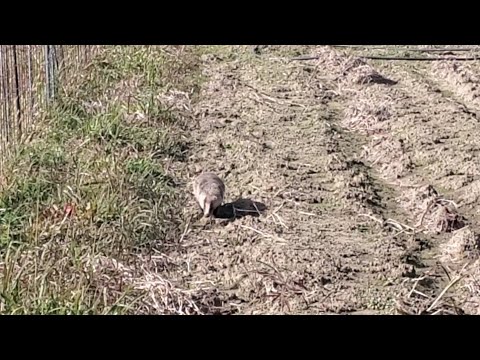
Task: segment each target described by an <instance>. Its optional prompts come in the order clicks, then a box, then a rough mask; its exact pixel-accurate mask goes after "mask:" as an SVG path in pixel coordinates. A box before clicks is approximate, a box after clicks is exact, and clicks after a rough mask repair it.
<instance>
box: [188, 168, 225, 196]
mask: <svg viewBox="0 0 480 360" xmlns="http://www.w3.org/2000/svg"><path fill="white" fill-rule="evenodd" d="M202 192H203V193H206V194H209V195H219V196H221V197H223V195H224V193H225V184H224V183H223V181H222V179H220V178H219V177H218V176H217V175H216V174H214V173H212V172H205V173H202V174H200V175H199V176H198V177H197V178H196V179H195V183H194V193H195V196H198V195H199V194H200V193H202Z"/></svg>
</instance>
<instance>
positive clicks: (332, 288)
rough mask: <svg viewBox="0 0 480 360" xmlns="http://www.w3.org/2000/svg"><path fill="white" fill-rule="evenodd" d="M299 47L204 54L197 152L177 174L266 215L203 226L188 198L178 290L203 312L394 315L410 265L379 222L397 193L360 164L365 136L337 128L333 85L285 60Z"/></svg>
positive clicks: (390, 229) (401, 245) (400, 239)
mask: <svg viewBox="0 0 480 360" xmlns="http://www.w3.org/2000/svg"><path fill="white" fill-rule="evenodd" d="M297 48H301V47H290V46H284V47H270V49H269V53H268V55H264V56H261V57H259V56H255V54H254V53H252V52H251V50H250V49H249V48H247V47H215V48H213V49H209V51H208V52H207V54H206V55H204V57H203V61H204V76H205V77H206V79H207V80H206V83H205V84H204V86H203V89H202V91H201V95H200V101H199V102H198V103H197V104H196V106H195V117H196V119H197V120H198V121H196V122H195V123H194V124H193V123H192V127H191V136H192V139H193V142H194V143H195V153H194V154H193V155H192V157H191V159H190V161H189V164H187V166H186V167H185V168H184V169H180V170H179V173H182V174H183V175H182V176H183V177H184V178H185V179H186V180H191V179H192V178H193V176H195V175H196V174H198V173H199V172H200V171H202V170H209V171H215V172H217V173H218V174H219V175H220V176H222V177H223V178H224V180H225V182H226V185H227V200H228V201H235V200H238V199H240V198H242V199H249V200H253V201H256V202H258V203H262V204H265V205H266V206H267V210H266V211H265V212H264V214H262V215H261V216H244V217H242V218H238V219H236V220H235V221H229V220H216V221H215V222H214V223H204V222H203V221H202V220H200V219H198V213H199V212H198V208H197V207H196V205H195V202H194V200H193V198H191V199H190V201H189V203H188V206H187V207H186V209H187V210H186V219H187V220H186V223H187V224H188V226H186V230H185V233H184V236H183V237H182V239H181V241H180V242H179V244H178V246H177V250H176V251H174V252H172V253H171V254H169V256H171V257H172V258H175V259H176V262H177V263H178V264H182V265H181V266H180V269H179V272H178V278H177V279H176V283H177V284H181V285H182V287H183V288H185V289H187V290H188V291H190V292H192V293H194V294H195V296H194V297H195V299H196V301H197V303H198V306H199V307H200V308H201V309H203V311H204V312H206V313H216V312H219V313H345V312H354V311H359V310H366V309H371V310H380V311H383V312H387V313H392V312H394V308H395V304H394V303H395V299H396V297H397V296H398V295H399V291H403V290H402V289H403V286H402V285H401V283H402V282H403V281H404V279H403V278H402V276H410V275H411V271H412V269H413V267H412V265H410V264H408V259H407V255H408V254H407V253H406V250H407V247H406V245H405V238H404V236H405V234H402V233H401V234H397V233H398V232H399V231H398V229H396V228H395V225H397V227H398V224H395V223H393V225H390V226H383V225H384V224H383V222H384V220H386V219H388V218H389V217H391V216H392V211H393V212H395V211H396V209H395V206H394V204H393V203H392V200H393V189H390V188H389V187H388V186H386V185H385V184H384V182H382V181H380V180H379V179H377V178H376V177H375V174H374V173H373V172H372V171H371V170H370V169H369V167H368V166H367V165H366V164H365V163H364V162H363V161H362V160H361V159H360V158H359V150H360V147H361V144H362V139H361V137H359V136H357V135H356V134H354V133H352V132H348V131H345V130H343V129H342V128H341V126H340V121H341V120H342V119H341V113H340V112H339V101H341V99H340V98H339V97H338V95H337V91H336V90H333V89H332V86H331V84H329V82H328V79H327V81H321V79H320V80H319V78H318V73H319V69H318V68H315V67H313V68H312V67H311V66H309V65H303V64H299V63H289V62H287V61H285V60H284V58H285V56H287V55H289V54H291V53H295V51H297V50H299V49H297ZM274 56H275V57H274ZM189 190H190V189H189ZM244 203H245V200H244ZM189 219H191V220H189ZM379 222H380V223H381V224H379Z"/></svg>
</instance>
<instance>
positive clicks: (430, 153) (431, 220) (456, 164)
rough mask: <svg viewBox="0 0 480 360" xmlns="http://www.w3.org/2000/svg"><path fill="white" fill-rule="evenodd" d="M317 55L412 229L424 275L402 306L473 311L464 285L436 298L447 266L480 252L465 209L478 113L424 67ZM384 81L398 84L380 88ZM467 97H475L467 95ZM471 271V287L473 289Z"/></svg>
mask: <svg viewBox="0 0 480 360" xmlns="http://www.w3.org/2000/svg"><path fill="white" fill-rule="evenodd" d="M319 53H320V54H322V53H323V55H322V56H321V60H319V61H320V62H322V66H321V68H322V69H324V70H325V71H326V72H329V73H331V74H333V75H334V76H336V79H337V85H338V86H337V90H338V91H339V92H340V93H341V94H342V96H343V97H344V98H345V99H346V100H345V103H346V107H345V111H344V116H345V118H344V121H343V125H344V126H346V127H347V128H349V129H351V130H353V131H357V132H360V133H363V134H364V135H366V136H368V137H369V138H370V140H368V142H367V145H366V146H365V147H364V153H363V157H364V159H366V161H368V163H369V164H370V166H372V167H373V169H374V170H375V171H376V172H377V173H378V174H379V176H381V178H382V179H384V180H385V182H387V183H390V184H395V186H397V188H398V190H399V191H398V192H397V193H398V197H397V202H398V204H399V207H400V208H401V209H403V210H404V213H405V214H407V223H408V224H410V226H412V227H416V228H417V230H416V234H415V236H414V237H413V238H412V239H413V240H414V241H412V242H411V244H412V245H411V247H410V249H409V250H408V252H409V253H410V255H409V257H410V258H414V259H415V260H416V261H415V262H416V264H415V268H416V269H418V270H419V271H418V273H419V274H421V275H422V277H421V278H420V279H423V280H422V281H421V282H417V283H416V285H415V286H416V287H415V289H414V291H412V292H409V294H408V296H407V297H406V298H405V300H406V304H407V307H409V308H410V310H411V312H415V313H421V312H424V311H426V310H427V309H428V310H429V312H435V311H436V312H442V311H444V312H448V311H451V303H452V302H454V301H456V305H455V307H456V311H460V310H458V308H459V307H463V310H464V311H467V312H471V311H472V309H474V308H475V307H472V306H470V305H468V304H467V301H472V296H469V295H468V294H467V295H466V294H465V292H462V290H458V291H456V293H455V292H454V294H453V296H452V297H447V296H444V299H442V302H436V303H434V300H435V298H436V297H437V296H438V295H439V294H440V293H441V291H442V290H443V289H444V288H445V286H447V284H448V282H449V281H450V280H449V279H448V278H447V276H445V272H444V269H445V268H446V269H448V270H447V271H449V272H450V273H451V274H450V276H452V274H455V273H456V272H458V271H460V270H462V271H463V270H465V268H464V264H465V261H464V260H465V259H472V258H473V259H475V258H476V256H477V248H478V235H477V231H478V230H477V229H478V213H476V210H474V209H473V208H471V207H469V203H473V202H475V201H476V198H475V194H473V195H474V198H473V199H472V198H471V197H472V190H473V189H474V188H475V187H474V188H473V189H472V185H471V184H472V183H474V182H475V180H476V177H477V176H478V164H477V163H476V162H475V154H476V149H477V146H478V142H477V140H476V137H475V134H476V132H475V129H476V126H478V125H477V121H476V119H475V118H474V116H472V114H471V111H466V110H465V105H463V104H459V103H458V101H456V100H455V99H452V98H451V97H448V96H445V91H442V89H441V88H439V86H438V84H436V82H435V80H434V79H435V78H436V77H435V76H434V75H435V74H432V73H430V75H433V76H431V77H429V76H428V74H426V73H425V70H424V69H422V68H419V67H412V66H408V65H405V64H399V63H395V64H392V63H385V62H383V63H381V62H375V66H374V67H372V66H371V65H369V64H366V63H365V62H363V61H361V60H360V59H358V58H355V56H353V57H350V58H349V57H348V56H346V55H345V54H344V53H341V52H338V51H335V50H332V49H328V48H321V49H319ZM445 78H447V79H448V76H446V77H445ZM388 80H393V81H388ZM389 82H390V83H391V84H392V85H393V84H395V85H394V86H385V83H389ZM449 90H450V91H452V87H450V88H449ZM455 91H457V93H458V89H455V88H454V89H453V92H455ZM470 95H471V94H470ZM468 97H470V99H474V98H475V96H467V97H464V100H465V101H468ZM468 107H469V108H473V107H474V104H472V103H469V104H468ZM453 120H454V126H451V125H453V124H452V122H453ZM473 186H475V185H473ZM452 199H453V201H452ZM472 210H474V211H472ZM399 213H400V212H399ZM455 263H456V264H457V265H456V266H455V265H454V264H455ZM467 264H468V263H467ZM422 268H423V269H422ZM472 277H473V276H469V280H468V281H470V288H471V290H472V291H471V292H470V293H475V291H478V290H475V289H473V288H474V287H475V286H473V285H472V282H473V281H472ZM427 279H428V282H426V281H425V280H427ZM468 281H467V282H468ZM476 288H477V289H478V286H477V287H476ZM450 293H452V291H451V292H450ZM443 300H445V301H443ZM447 300H448V301H447ZM473 300H475V301H477V304H478V299H473ZM459 303H461V304H462V306H459V305H458V304H459ZM432 304H434V305H435V307H434V308H431V307H430V305H432ZM474 311H476V310H474Z"/></svg>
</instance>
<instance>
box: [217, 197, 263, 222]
mask: <svg viewBox="0 0 480 360" xmlns="http://www.w3.org/2000/svg"><path fill="white" fill-rule="evenodd" d="M266 209H267V206H266V205H265V204H263V203H261V202H258V201H253V200H250V199H242V198H240V199H238V200H235V201H233V202H231V203H226V204H223V205H222V206H220V207H218V208H217V209H216V211H215V212H214V215H215V217H216V218H218V219H239V218H242V217H245V216H253V217H258V216H260V215H261V214H262V212H264V211H265V210H266Z"/></svg>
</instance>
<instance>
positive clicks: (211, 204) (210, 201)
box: [201, 194, 222, 217]
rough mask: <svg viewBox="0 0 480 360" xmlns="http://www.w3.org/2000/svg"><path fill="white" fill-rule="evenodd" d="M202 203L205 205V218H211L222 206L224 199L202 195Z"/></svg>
mask: <svg viewBox="0 0 480 360" xmlns="http://www.w3.org/2000/svg"><path fill="white" fill-rule="evenodd" d="M201 202H202V204H203V206H202V208H203V215H204V216H205V217H211V216H212V215H213V212H214V211H215V209H216V208H218V207H219V206H220V205H221V204H222V199H221V197H219V196H215V195H204V194H202V196H201Z"/></svg>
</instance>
